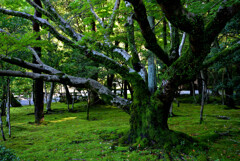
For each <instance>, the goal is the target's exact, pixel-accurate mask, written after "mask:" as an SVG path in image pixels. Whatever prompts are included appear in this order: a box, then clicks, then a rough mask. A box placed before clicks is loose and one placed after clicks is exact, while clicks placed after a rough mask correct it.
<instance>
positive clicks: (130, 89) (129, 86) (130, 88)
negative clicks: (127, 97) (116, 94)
mask: <svg viewBox="0 0 240 161" xmlns="http://www.w3.org/2000/svg"><path fill="white" fill-rule="evenodd" d="M127 87H128V89H129V91H130V94H131V100H133V89H132V87H131V85H130V84H129V82H128V83H127Z"/></svg>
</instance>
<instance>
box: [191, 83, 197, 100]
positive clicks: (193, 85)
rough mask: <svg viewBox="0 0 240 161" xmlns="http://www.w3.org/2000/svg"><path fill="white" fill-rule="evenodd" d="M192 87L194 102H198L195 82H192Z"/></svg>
mask: <svg viewBox="0 0 240 161" xmlns="http://www.w3.org/2000/svg"><path fill="white" fill-rule="evenodd" d="M191 87H192V96H193V99H194V102H195V103H197V99H196V94H195V84H194V82H191Z"/></svg>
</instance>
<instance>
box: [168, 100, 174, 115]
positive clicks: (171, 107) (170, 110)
mask: <svg viewBox="0 0 240 161" xmlns="http://www.w3.org/2000/svg"><path fill="white" fill-rule="evenodd" d="M169 116H170V117H173V102H172V103H171V106H170V109H169Z"/></svg>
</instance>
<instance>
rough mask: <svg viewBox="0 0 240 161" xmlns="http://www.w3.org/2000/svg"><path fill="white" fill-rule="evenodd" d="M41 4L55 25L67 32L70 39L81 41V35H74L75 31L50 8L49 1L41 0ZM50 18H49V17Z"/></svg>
mask: <svg viewBox="0 0 240 161" xmlns="http://www.w3.org/2000/svg"><path fill="white" fill-rule="evenodd" d="M42 2H43V3H44V5H45V7H46V9H47V10H48V12H49V13H50V14H51V15H52V17H53V18H54V19H55V21H54V22H55V23H57V24H60V25H62V27H63V28H64V29H65V30H66V31H67V33H68V34H69V36H71V37H72V38H74V39H75V40H76V41H79V40H81V38H82V37H83V35H80V34H78V33H76V31H75V30H74V29H73V28H72V27H71V25H70V24H69V23H68V22H67V21H65V20H64V19H63V18H62V17H61V16H60V15H59V14H58V13H57V11H56V10H55V9H54V8H53V7H52V5H51V3H50V2H49V0H42ZM49 18H50V17H49Z"/></svg>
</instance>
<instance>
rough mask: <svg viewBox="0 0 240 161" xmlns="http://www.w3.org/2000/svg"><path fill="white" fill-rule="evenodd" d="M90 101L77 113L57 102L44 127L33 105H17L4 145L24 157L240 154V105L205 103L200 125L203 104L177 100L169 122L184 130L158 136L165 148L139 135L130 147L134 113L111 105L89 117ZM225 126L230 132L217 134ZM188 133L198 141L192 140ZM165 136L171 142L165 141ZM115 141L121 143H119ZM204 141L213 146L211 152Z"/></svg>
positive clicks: (146, 157) (159, 157)
mask: <svg viewBox="0 0 240 161" xmlns="http://www.w3.org/2000/svg"><path fill="white" fill-rule="evenodd" d="M86 105H87V103H86V102H80V103H77V104H75V106H74V112H67V105H65V104H61V103H53V107H52V109H53V112H52V113H51V114H46V115H45V124H43V125H39V126H36V125H34V124H29V122H34V114H33V112H34V107H33V106H23V107H22V108H14V107H13V108H11V122H12V138H7V141H6V142H3V141H1V142H0V145H4V146H5V147H6V148H8V149H9V148H10V149H12V150H14V151H15V153H16V156H18V157H19V158H20V160H29V161H32V160H59V161H63V160H77V159H78V160H80V159H83V160H132V161H134V160H168V159H169V160H178V159H179V160H201V159H203V160H204V159H206V158H207V159H208V160H231V161H237V160H239V159H240V158H239V157H240V156H238V155H239V149H240V144H239V140H240V133H239V115H240V111H239V110H238V109H229V110H225V107H226V106H223V105H215V104H209V105H205V107H206V108H205V111H204V122H203V124H201V125H200V124H199V111H200V106H199V105H194V104H188V103H181V104H180V107H177V105H176V104H174V105H173V106H174V107H173V110H174V113H175V114H176V115H177V117H171V118H169V121H168V122H169V127H170V129H172V130H174V131H179V132H172V131H170V132H166V133H165V138H164V137H162V138H159V142H160V141H161V140H162V144H163V146H162V147H160V148H159V147H158V148H154V149H153V147H152V148H146V147H145V148H144V149H142V147H144V145H146V143H147V142H146V139H144V138H143V139H139V140H138V141H139V144H140V146H139V144H135V146H136V148H135V150H134V151H132V149H131V148H129V145H127V146H126V143H129V115H128V114H126V113H125V112H123V111H121V110H120V109H118V108H115V107H112V106H106V105H105V106H93V107H91V109H90V118H92V119H91V121H88V120H86V112H85V111H86V110H85V107H86ZM218 115H220V116H228V117H230V120H221V119H217V118H216V116H218ZM93 118H95V119H93ZM3 120H5V117H3ZM4 131H5V134H7V131H8V129H7V128H6V127H4ZM226 131H229V135H226V136H225V135H224V136H222V135H219V134H216V132H221V133H222V132H226ZM182 133H185V134H187V135H185V134H182ZM163 134H164V133H163ZM189 136H191V137H193V140H198V141H196V142H195V143H194V142H193V143H192V142H189ZM180 138H181V139H180ZM184 138H185V139H184ZM164 139H165V140H166V139H169V140H172V142H165V143H164V142H163V141H164ZM116 141H118V142H120V143H122V144H116ZM203 143H204V144H206V145H207V146H208V150H207V151H205V150H204V149H205V148H206V146H205V145H204V144H203ZM113 146H114V148H113ZM164 147H165V148H166V149H164ZM199 147H201V148H199ZM133 149H134V148H133ZM185 149H186V150H185ZM182 158H184V159H182Z"/></svg>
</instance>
